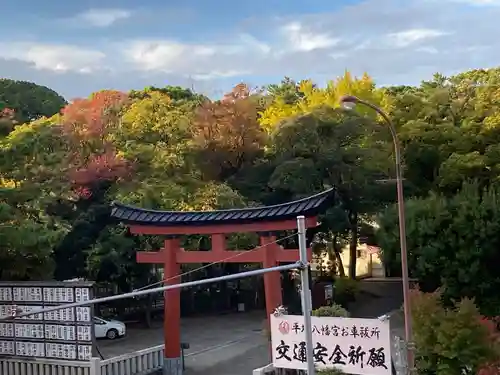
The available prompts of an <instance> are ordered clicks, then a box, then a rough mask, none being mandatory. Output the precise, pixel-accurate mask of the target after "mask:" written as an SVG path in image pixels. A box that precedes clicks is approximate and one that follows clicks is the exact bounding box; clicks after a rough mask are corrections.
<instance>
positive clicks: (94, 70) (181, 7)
mask: <svg viewBox="0 0 500 375" xmlns="http://www.w3.org/2000/svg"><path fill="white" fill-rule="evenodd" d="M4 3H7V4H2V22H1V23H0V35H1V36H0V75H1V76H2V77H7V78H13V79H21V80H29V81H34V82H36V83H39V84H43V85H46V86H49V87H51V88H53V89H55V90H56V91H58V92H60V93H61V94H62V95H64V96H65V97H66V98H68V99H71V98H74V97H77V96H86V95H88V94H89V93H90V92H92V91H95V90H99V89H103V88H115V89H120V90H129V89H132V88H134V89H137V88H141V87H144V86H148V85H156V86H162V85H167V84H172V85H177V84H179V85H185V86H190V87H194V88H195V89H196V90H197V91H199V92H203V93H205V94H209V95H213V96H219V95H221V94H222V93H223V92H224V91H226V90H228V89H229V88H230V87H231V86H233V85H234V84H237V83H239V82H245V83H248V84H250V85H262V84H266V83H270V82H276V81H279V80H280V79H281V78H282V77H283V76H284V75H287V76H291V77H293V78H295V79H304V78H312V79H314V80H315V81H317V82H318V83H320V84H321V83H324V82H325V81H327V80H329V79H333V78H335V77H336V76H338V75H340V74H342V73H343V71H344V70H345V69H348V70H350V71H352V72H353V73H354V74H362V73H363V72H364V71H366V72H368V73H369V74H370V75H371V76H373V77H374V78H375V80H376V82H377V83H378V84H380V85H388V84H415V83H418V82H419V81H420V80H422V79H427V78H430V77H431V75H432V74H433V73H434V72H438V71H439V72H441V73H444V74H453V73H456V72H459V71H461V70H465V69H471V68H480V67H493V66H495V65H497V64H499V61H500V48H499V47H500V39H499V38H498V37H497V35H499V33H498V31H500V27H499V26H498V25H499V22H498V19H500V0H365V1H359V0H335V1H334V0H307V1H304V0H301V1H299V0H253V1H250V2H237V1H228V0H218V1H215V0H203V1H202V0H197V1H195V0H184V1H180V0H170V1H160V0H144V1H142V2H138V1H132V0H100V1H96V0H86V1H79V2H68V1H62V0H51V1H40V0H17V1H9V2H4Z"/></svg>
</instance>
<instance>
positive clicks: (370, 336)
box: [271, 315, 391, 375]
mask: <svg viewBox="0 0 500 375" xmlns="http://www.w3.org/2000/svg"><path fill="white" fill-rule="evenodd" d="M312 334H313V359H314V363H315V365H316V367H317V368H320V369H321V368H329V367H337V368H339V369H341V370H342V371H344V372H346V373H348V374H359V375H365V374H366V375H391V342H390V327H389V321H385V322H382V321H380V320H378V319H357V318H333V317H312ZM271 343H272V347H273V364H274V366H275V367H278V368H290V369H301V370H306V369H307V364H306V362H307V355H306V354H307V353H306V344H305V332H304V318H303V316H301V315H281V316H278V317H276V316H274V315H271Z"/></svg>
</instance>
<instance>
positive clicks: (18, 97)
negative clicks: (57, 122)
mask: <svg viewBox="0 0 500 375" xmlns="http://www.w3.org/2000/svg"><path fill="white" fill-rule="evenodd" d="M65 105H66V100H64V98H63V97H62V96H60V95H59V94H58V93H56V92H55V91H53V90H51V89H49V88H48V87H45V86H39V85H36V84H34V83H32V82H26V81H14V80H11V79H6V78H2V79H0V111H1V110H3V109H4V108H10V109H12V110H13V111H14V113H15V120H16V121H17V122H18V123H21V124H24V123H26V122H29V121H33V120H37V119H39V118H41V117H51V116H53V115H55V114H57V113H59V111H60V110H61V109H62V108H63V107H64V106H65Z"/></svg>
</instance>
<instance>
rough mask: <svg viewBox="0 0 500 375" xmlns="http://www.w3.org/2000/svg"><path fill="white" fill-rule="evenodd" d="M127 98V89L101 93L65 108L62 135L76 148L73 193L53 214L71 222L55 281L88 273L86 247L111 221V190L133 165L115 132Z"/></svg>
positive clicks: (59, 251) (69, 161)
mask: <svg viewBox="0 0 500 375" xmlns="http://www.w3.org/2000/svg"><path fill="white" fill-rule="evenodd" d="M127 101H128V96H127V95H126V94H124V93H121V92H118V91H101V92H98V93H95V94H92V95H91V96H90V97H89V98H88V99H78V100H75V101H73V103H71V104H70V105H68V106H67V107H66V108H64V110H63V117H62V121H63V134H64V136H65V139H66V141H67V142H68V144H69V145H70V147H71V149H72V150H73V152H72V153H70V154H69V156H68V159H67V160H66V162H67V164H68V165H69V167H68V174H67V177H66V178H67V179H68V180H69V181H70V183H71V188H72V190H73V191H74V193H75V196H74V198H73V199H70V200H66V201H64V202H61V204H60V207H58V208H59V209H58V210H57V212H56V213H55V214H61V213H65V214H66V217H65V219H66V220H67V221H68V223H69V224H70V225H71V226H72V229H71V231H70V232H69V233H68V234H67V235H66V236H65V237H64V239H63V240H62V241H61V242H60V243H59V244H58V246H57V247H56V248H55V249H54V258H55V260H56V265H57V267H56V270H55V277H56V278H57V279H69V278H74V277H84V276H85V275H86V258H87V252H86V251H87V250H88V249H89V248H91V247H92V246H93V245H94V243H95V242H96V240H97V238H98V237H99V235H100V233H101V231H102V230H104V228H106V226H107V225H108V224H109V223H110V217H109V214H110V208H109V200H108V199H109V196H108V194H107V192H108V190H109V189H110V188H112V187H113V186H114V184H116V183H117V182H118V181H120V180H122V179H125V178H126V177H127V176H128V174H129V171H130V168H131V164H130V163H129V162H128V161H127V160H125V159H124V158H123V157H122V156H121V155H119V154H118V153H117V151H116V147H115V145H114V144H113V136H112V135H113V134H114V133H115V132H117V131H119V127H120V123H121V111H122V110H123V107H124V106H125V105H126V103H127ZM68 212H69V214H68Z"/></svg>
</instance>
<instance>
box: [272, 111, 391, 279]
mask: <svg viewBox="0 0 500 375" xmlns="http://www.w3.org/2000/svg"><path fill="white" fill-rule="evenodd" d="M374 130H375V126H374V124H373V123H372V122H370V121H369V120H367V119H365V118H363V117H360V116H358V115H356V114H351V113H346V112H345V111H342V110H339V109H333V108H331V107H328V106H325V107H322V108H317V109H315V110H313V111H312V112H311V113H309V114H305V115H299V116H295V117H292V118H290V119H288V120H286V121H284V122H282V123H281V124H280V125H278V127H277V128H276V130H275V132H274V134H273V136H272V141H273V144H274V147H275V153H276V158H277V163H276V165H277V166H276V168H275V170H274V172H273V174H272V175H271V177H270V181H269V186H270V187H272V188H274V189H277V190H279V191H280V192H281V193H282V194H281V195H282V197H283V199H292V198H297V197H303V196H307V195H310V194H312V193H315V192H318V191H321V190H324V189H327V188H329V187H332V186H334V187H335V188H336V190H337V192H338V196H339V200H340V201H339V202H338V203H337V204H338V207H336V208H335V209H332V210H330V211H329V215H327V217H326V218H324V219H323V220H322V222H324V226H323V227H320V228H318V229H319V230H320V231H325V230H326V231H331V232H332V237H335V236H337V235H343V234H344V233H346V232H348V233H349V234H350V253H351V264H350V269H349V272H350V277H351V278H355V270H356V268H355V267H356V262H355V259H356V257H357V246H358V230H359V222H360V219H361V214H363V213H366V212H371V211H372V210H373V209H374V208H375V207H376V206H377V205H378V204H380V200H379V198H380V197H379V196H377V195H376V194H378V193H379V192H380V190H381V189H384V187H383V186H379V185H377V184H376V183H375V180H376V179H377V178H380V177H381V176H384V175H385V174H386V173H387V172H388V168H389V167H388V166H387V160H388V152H387V148H386V147H385V145H383V144H382V147H379V146H378V145H377V144H376V143H375V142H373V143H372V142H370V140H374V139H375V138H374V137H372V135H373V134H372V133H373V132H374ZM304 176H307V178H304ZM285 197H286V198H285ZM335 240H336V241H337V239H335ZM334 249H335V250H336V251H340V249H338V247H337V246H336V244H334Z"/></svg>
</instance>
